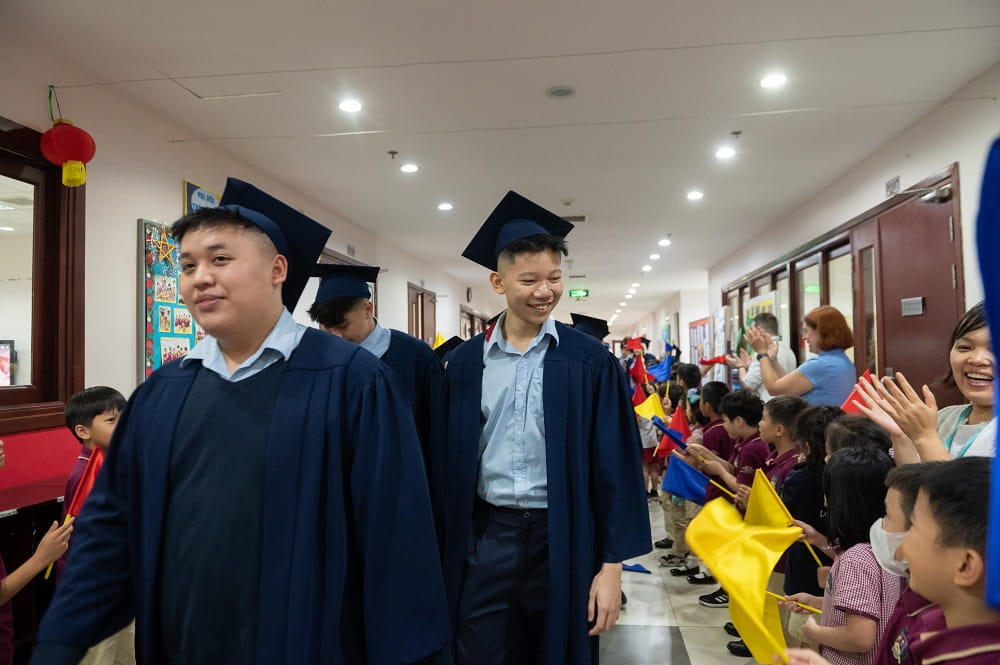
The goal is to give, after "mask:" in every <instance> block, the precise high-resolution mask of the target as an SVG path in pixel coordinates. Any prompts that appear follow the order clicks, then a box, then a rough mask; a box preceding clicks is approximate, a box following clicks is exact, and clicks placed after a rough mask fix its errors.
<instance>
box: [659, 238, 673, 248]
mask: <svg viewBox="0 0 1000 665" xmlns="http://www.w3.org/2000/svg"><path fill="white" fill-rule="evenodd" d="M656 244H657V245H659V246H660V247H670V238H660V242H658V243H656Z"/></svg>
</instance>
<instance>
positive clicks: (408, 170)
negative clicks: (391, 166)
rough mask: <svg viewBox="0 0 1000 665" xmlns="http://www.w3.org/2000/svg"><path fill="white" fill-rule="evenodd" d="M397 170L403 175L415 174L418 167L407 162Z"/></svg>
mask: <svg viewBox="0 0 1000 665" xmlns="http://www.w3.org/2000/svg"><path fill="white" fill-rule="evenodd" d="M399 170H400V171H402V172H403V173H416V172H417V171H419V170H420V167H419V166H417V165H416V164H414V163H412V162H407V163H406V164H403V165H402V166H400V167H399Z"/></svg>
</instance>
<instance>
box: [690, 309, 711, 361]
mask: <svg viewBox="0 0 1000 665" xmlns="http://www.w3.org/2000/svg"><path fill="white" fill-rule="evenodd" d="M688 328H689V330H690V337H691V355H690V356H688V360H686V361H685V362H689V363H694V364H696V365H698V364H699V361H700V360H702V359H704V358H711V357H712V355H713V354H712V319H711V317H706V318H704V319H698V320H697V321H692V322H690V323H689V324H688Z"/></svg>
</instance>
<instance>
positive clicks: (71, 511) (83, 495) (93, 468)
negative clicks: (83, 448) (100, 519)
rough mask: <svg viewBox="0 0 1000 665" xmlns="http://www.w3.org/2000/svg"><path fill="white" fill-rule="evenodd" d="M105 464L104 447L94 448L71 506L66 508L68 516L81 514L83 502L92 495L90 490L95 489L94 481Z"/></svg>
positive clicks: (70, 503)
mask: <svg viewBox="0 0 1000 665" xmlns="http://www.w3.org/2000/svg"><path fill="white" fill-rule="evenodd" d="M103 465H104V449H103V448H94V451H93V452H92V453H90V459H89V460H88V461H87V467H86V468H85V469H84V470H83V476H81V477H80V484H79V485H77V486H76V493H74V494H73V499H72V500H71V501H70V502H69V508H67V509H66V515H67V517H68V516H70V515H72V516H73V517H76V516H77V515H79V514H80V510H81V509H82V508H83V502H84V501H86V500H87V497H88V496H90V490H92V489H94V481H95V480H97V474H98V472H99V471H100V470H101V467H102V466H103Z"/></svg>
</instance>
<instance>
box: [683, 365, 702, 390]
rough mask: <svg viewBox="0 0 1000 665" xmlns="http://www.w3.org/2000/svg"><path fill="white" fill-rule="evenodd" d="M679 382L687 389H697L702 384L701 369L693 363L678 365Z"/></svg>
mask: <svg viewBox="0 0 1000 665" xmlns="http://www.w3.org/2000/svg"><path fill="white" fill-rule="evenodd" d="M677 380H678V381H680V382H681V383H683V384H684V386H685V387H687V388H697V387H698V384H700V383H701V369H699V368H698V366H697V365H695V364H692V363H677Z"/></svg>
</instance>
